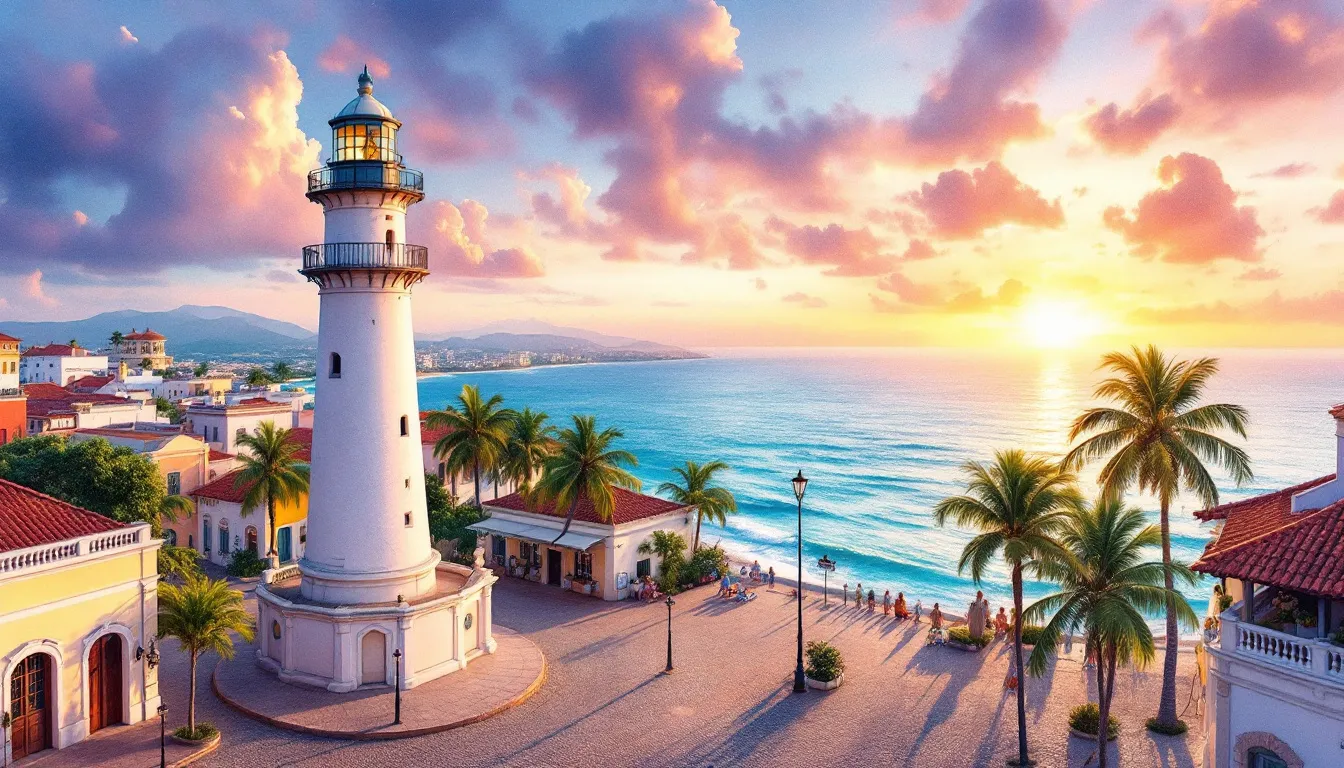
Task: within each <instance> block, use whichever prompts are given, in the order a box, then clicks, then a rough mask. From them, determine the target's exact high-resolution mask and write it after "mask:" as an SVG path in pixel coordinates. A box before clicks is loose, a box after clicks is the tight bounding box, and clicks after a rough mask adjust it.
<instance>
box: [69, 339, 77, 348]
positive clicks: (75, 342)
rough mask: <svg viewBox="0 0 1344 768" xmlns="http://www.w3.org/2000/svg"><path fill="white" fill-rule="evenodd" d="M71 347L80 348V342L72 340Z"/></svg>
mask: <svg viewBox="0 0 1344 768" xmlns="http://www.w3.org/2000/svg"><path fill="white" fill-rule="evenodd" d="M70 346H72V347H78V346H79V342H78V341H75V340H74V339H71V340H70Z"/></svg>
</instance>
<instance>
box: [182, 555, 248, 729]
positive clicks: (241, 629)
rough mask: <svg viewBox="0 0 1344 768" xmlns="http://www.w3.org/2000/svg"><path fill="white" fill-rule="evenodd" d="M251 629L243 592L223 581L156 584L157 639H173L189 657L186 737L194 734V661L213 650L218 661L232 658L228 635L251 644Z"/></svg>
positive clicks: (194, 579) (196, 578)
mask: <svg viewBox="0 0 1344 768" xmlns="http://www.w3.org/2000/svg"><path fill="white" fill-rule="evenodd" d="M252 626H253V625H252V617H251V616H250V615H248V613H247V609H245V608H244V607H243V593H241V592H239V591H237V590H235V589H229V584H228V582H227V581H225V580H223V579H219V580H211V579H207V578H204V577H201V576H191V577H189V578H187V580H186V583H184V584H182V586H177V585H176V584H167V583H165V584H160V585H159V637H160V638H163V637H172V638H176V639H177V642H178V643H179V644H181V646H182V650H184V651H186V652H187V654H188V655H189V656H190V658H191V672H190V675H191V676H190V677H189V678H188V680H189V684H190V688H189V690H190V695H189V696H188V698H187V731H188V734H187V735H188V736H189V737H195V736H196V735H197V730H196V661H197V659H199V658H200V656H201V654H203V653H209V652H212V651H213V652H214V653H216V654H218V655H219V657H220V658H223V659H231V658H233V638H232V637H230V636H229V634H230V633H231V632H237V633H238V636H239V637H241V638H243V640H244V641H245V642H251V641H252Z"/></svg>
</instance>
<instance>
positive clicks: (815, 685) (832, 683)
mask: <svg viewBox="0 0 1344 768" xmlns="http://www.w3.org/2000/svg"><path fill="white" fill-rule="evenodd" d="M803 679H804V680H806V681H807V687H808V688H812V689H813V690H817V691H833V690H835V689H836V688H839V687H840V684H841V683H843V682H844V681H845V673H844V672H841V673H840V675H839V676H838V677H836V678H835V679H834V680H827V681H821V680H813V679H812V678H810V677H807V676H804V677H803Z"/></svg>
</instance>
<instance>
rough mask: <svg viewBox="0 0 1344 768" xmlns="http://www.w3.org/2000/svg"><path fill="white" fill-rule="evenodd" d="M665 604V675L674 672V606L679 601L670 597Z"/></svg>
mask: <svg viewBox="0 0 1344 768" xmlns="http://www.w3.org/2000/svg"><path fill="white" fill-rule="evenodd" d="M664 602H665V604H666V605H667V669H664V670H663V674H667V673H669V672H671V671H672V606H674V605H676V604H677V601H675V600H673V599H672V596H671V595H668V596H667V600H666V601H664Z"/></svg>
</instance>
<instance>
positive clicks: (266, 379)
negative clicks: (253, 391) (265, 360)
mask: <svg viewBox="0 0 1344 768" xmlns="http://www.w3.org/2000/svg"><path fill="white" fill-rule="evenodd" d="M270 383H271V375H270V374H269V373H267V372H266V371H265V369H262V368H253V369H252V370H250V371H248V372H247V385H248V386H249V387H264V386H266V385H267V384H270Z"/></svg>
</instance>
